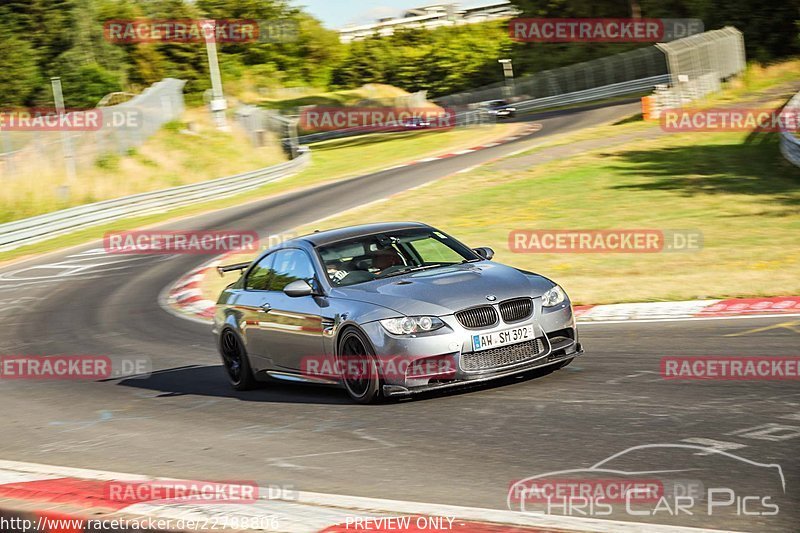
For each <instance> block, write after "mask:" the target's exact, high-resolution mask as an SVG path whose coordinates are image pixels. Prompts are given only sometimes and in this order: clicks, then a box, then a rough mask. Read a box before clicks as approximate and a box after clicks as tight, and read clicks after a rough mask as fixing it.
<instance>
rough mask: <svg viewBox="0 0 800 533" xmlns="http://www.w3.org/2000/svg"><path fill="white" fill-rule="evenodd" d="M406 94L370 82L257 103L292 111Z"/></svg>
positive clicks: (385, 100) (388, 99) (388, 100)
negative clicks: (346, 88)
mask: <svg viewBox="0 0 800 533" xmlns="http://www.w3.org/2000/svg"><path fill="white" fill-rule="evenodd" d="M407 95H408V93H407V92H406V91H403V90H402V89H398V88H396V87H392V86H391V85H383V84H378V83H370V84H367V85H364V86H363V87H359V88H358V89H348V90H341V91H330V92H319V93H315V94H309V95H304V96H299V97H294V98H285V99H262V100H261V101H260V102H259V105H261V106H263V107H268V108H271V109H278V110H281V111H286V112H294V111H295V110H297V108H298V107H302V106H309V105H316V106H354V105H358V104H359V103H361V102H373V103H378V102H380V103H383V104H391V103H393V101H394V98H397V97H401V96H407Z"/></svg>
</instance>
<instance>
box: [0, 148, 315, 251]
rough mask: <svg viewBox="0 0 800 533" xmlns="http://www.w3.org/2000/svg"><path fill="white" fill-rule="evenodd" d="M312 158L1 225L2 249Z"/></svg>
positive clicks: (199, 197) (244, 182)
mask: <svg viewBox="0 0 800 533" xmlns="http://www.w3.org/2000/svg"><path fill="white" fill-rule="evenodd" d="M310 160H311V153H310V152H309V151H307V150H306V151H303V153H302V154H301V155H300V156H299V157H298V158H296V159H294V160H292V161H289V162H286V163H281V164H279V165H274V166H271V167H267V168H262V169H259V170H254V171H251V172H244V173H242V174H236V175H234V176H227V177H224V178H218V179H214V180H211V181H204V182H200V183H193V184H191V185H182V186H180V187H172V188H170V189H163V190H160V191H153V192H146V193H141V194H135V195H132V196H125V197H123V198H116V199H113V200H106V201H103V202H97V203H93V204H86V205H81V206H78V207H72V208H69V209H63V210H61V211H56V212H54V213H48V214H45V215H39V216H35V217H31V218H26V219H23V220H17V221H14V222H9V223H7V224H0V252H2V251H7V250H13V249H15V248H19V247H20V246H25V245H28V244H33V243H36V242H40V241H44V240H47V239H50V238H52V237H57V236H59V235H65V234H67V233H71V232H73V231H76V230H78V229H81V228H85V227H89V226H96V225H98V224H103V223H106V222H109V221H111V220H118V219H120V218H130V217H138V216H142V215H147V214H151V213H158V212H164V211H166V210H168V209H173V208H175V207H180V206H184V205H188V204H192V203H195V202H202V201H206V200H216V199H220V198H225V197H228V196H233V195H235V194H238V193H240V192H242V191H247V190H251V189H256V188H258V187H260V186H261V185H264V184H265V183H268V182H270V181H274V180H277V179H280V178H285V177H287V176H290V175H292V174H295V173H297V172H299V171H300V170H301V169H302V168H303V167H304V166H305V165H307V164H308V162H309V161H310Z"/></svg>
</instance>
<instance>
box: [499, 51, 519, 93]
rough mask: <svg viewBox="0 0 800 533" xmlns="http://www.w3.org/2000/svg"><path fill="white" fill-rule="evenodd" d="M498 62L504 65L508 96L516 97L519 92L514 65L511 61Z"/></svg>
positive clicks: (501, 60) (502, 60) (500, 60)
mask: <svg viewBox="0 0 800 533" xmlns="http://www.w3.org/2000/svg"><path fill="white" fill-rule="evenodd" d="M497 62H498V63H500V64H501V65H503V76H505V79H506V93H507V96H509V97H510V96H516V94H517V90H516V86H515V85H514V65H512V64H511V60H510V59H498V60H497Z"/></svg>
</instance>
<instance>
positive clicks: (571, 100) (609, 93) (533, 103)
mask: <svg viewBox="0 0 800 533" xmlns="http://www.w3.org/2000/svg"><path fill="white" fill-rule="evenodd" d="M669 81H670V76H669V74H662V75H658V76H650V77H648V78H642V79H639V80H630V81H625V82H621V83H614V84H611V85H604V86H602V87H595V88H593V89H585V90H583V91H575V92H571V93H565V94H559V95H556V96H547V97H544V98H535V99H533V100H525V101H522V102H515V103H513V104H512V105H513V106H514V107H515V108H516V109H517V112H526V111H533V110H536V109H546V108H550V107H561V106H565V105H571V104H579V103H583V102H591V101H595V100H603V99H606V98H613V97H615V96H625V95H627V94H634V93H638V92H643V91H649V90H651V89H653V88H654V87H655V86H656V85H660V84H663V83H668V82H669ZM485 123H486V122H485V121H483V120H482V119H481V111H480V110H479V109H476V110H470V111H462V112H460V113H456V124H457V125H468V124H485ZM409 131H414V130H411V129H404V128H399V129H398V130H396V131H389V132H384V133H407V132H409ZM368 133H376V131H375V129H374V128H371V127H359V128H349V129H343V130H336V131H325V132H320V133H311V134H308V135H303V136H301V137H299V139H298V140H299V142H300V143H301V144H311V143H315V142H320V141H327V140H330V139H343V138H346V137H355V136H358V135H365V134H368Z"/></svg>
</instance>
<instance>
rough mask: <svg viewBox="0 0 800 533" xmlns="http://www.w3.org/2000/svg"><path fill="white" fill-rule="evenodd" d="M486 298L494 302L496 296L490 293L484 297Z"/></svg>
mask: <svg viewBox="0 0 800 533" xmlns="http://www.w3.org/2000/svg"><path fill="white" fill-rule="evenodd" d="M486 299H487V300H489V301H490V302H494V301H495V300H497V296H495V295H494V294H490V295H489V296H487V297H486Z"/></svg>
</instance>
